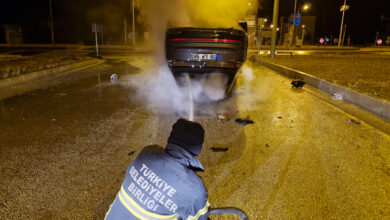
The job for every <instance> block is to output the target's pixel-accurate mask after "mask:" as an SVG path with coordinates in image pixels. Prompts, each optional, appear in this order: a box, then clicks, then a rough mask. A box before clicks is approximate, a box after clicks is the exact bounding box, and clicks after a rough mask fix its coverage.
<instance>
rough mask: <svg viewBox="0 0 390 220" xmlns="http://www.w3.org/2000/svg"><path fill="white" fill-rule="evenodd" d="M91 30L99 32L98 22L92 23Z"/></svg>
mask: <svg viewBox="0 0 390 220" xmlns="http://www.w3.org/2000/svg"><path fill="white" fill-rule="evenodd" d="M92 32H95V33H96V32H100V24H97V23H92Z"/></svg>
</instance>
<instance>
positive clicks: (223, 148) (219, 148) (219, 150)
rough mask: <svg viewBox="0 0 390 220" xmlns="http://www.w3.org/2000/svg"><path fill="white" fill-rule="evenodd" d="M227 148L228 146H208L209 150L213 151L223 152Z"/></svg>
mask: <svg viewBox="0 0 390 220" xmlns="http://www.w3.org/2000/svg"><path fill="white" fill-rule="evenodd" d="M228 149H229V148H227V147H210V150H212V151H214V152H225V151H227V150H228Z"/></svg>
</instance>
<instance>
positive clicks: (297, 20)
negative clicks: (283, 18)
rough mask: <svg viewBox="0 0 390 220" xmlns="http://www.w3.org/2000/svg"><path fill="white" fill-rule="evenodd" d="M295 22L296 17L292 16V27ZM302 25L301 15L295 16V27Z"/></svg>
mask: <svg viewBox="0 0 390 220" xmlns="http://www.w3.org/2000/svg"><path fill="white" fill-rule="evenodd" d="M293 20H294V15H293V14H291V15H290V25H293ZM300 23H301V14H296V15H295V22H294V25H295V26H299V24H300Z"/></svg>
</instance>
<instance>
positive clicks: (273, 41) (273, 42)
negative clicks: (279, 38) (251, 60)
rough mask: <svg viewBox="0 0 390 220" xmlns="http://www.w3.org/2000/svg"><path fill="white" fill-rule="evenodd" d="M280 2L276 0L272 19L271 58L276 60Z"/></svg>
mask: <svg viewBox="0 0 390 220" xmlns="http://www.w3.org/2000/svg"><path fill="white" fill-rule="evenodd" d="M278 12H279V0H274V16H273V18H272V24H273V26H272V38H271V58H275V49H276V31H277V29H278Z"/></svg>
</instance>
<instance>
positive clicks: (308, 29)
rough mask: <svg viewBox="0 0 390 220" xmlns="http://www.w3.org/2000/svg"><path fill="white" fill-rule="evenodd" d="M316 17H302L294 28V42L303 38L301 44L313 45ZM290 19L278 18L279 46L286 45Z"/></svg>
mask: <svg viewBox="0 0 390 220" xmlns="http://www.w3.org/2000/svg"><path fill="white" fill-rule="evenodd" d="M316 19H317V18H316V16H302V17H301V21H300V23H299V25H298V26H295V38H296V41H301V40H302V36H303V38H304V41H303V44H314V42H315V26H316ZM290 28H291V26H290V17H285V16H282V17H280V32H279V33H278V34H279V44H282V45H287V44H288V38H289V31H290Z"/></svg>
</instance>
